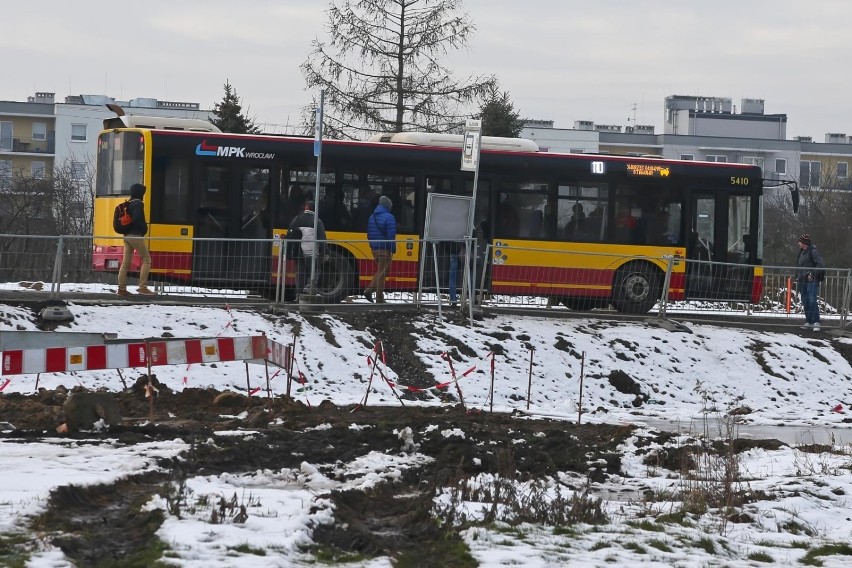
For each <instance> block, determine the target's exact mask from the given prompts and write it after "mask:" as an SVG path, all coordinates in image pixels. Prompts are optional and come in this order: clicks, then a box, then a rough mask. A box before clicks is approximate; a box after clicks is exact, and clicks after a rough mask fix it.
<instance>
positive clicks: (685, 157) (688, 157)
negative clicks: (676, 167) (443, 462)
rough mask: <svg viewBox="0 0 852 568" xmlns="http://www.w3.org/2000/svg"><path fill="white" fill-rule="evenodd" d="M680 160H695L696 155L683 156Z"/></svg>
mask: <svg viewBox="0 0 852 568" xmlns="http://www.w3.org/2000/svg"><path fill="white" fill-rule="evenodd" d="M680 159H681V160H694V159H695V155H694V154H681V155H680Z"/></svg>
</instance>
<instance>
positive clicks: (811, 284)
mask: <svg viewBox="0 0 852 568" xmlns="http://www.w3.org/2000/svg"><path fill="white" fill-rule="evenodd" d="M796 267H797V270H796V290H798V291H799V295H800V296H801V298H802V308H803V309H804V310H805V324H804V325H803V326H802V329H811V330H813V331H819V330H820V327H819V303H818V302H817V298H818V297H819V283H820V282H822V280H823V278H825V262H823V260H822V255H821V254H820V253H819V251H818V250H817V248H816V246H815V245H814V244H813V242H812V241H811V236H810V235H809V234H807V233H805V234H803V235H802V236H801V237H799V254H798V256H797V257H796Z"/></svg>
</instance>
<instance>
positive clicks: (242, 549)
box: [228, 543, 266, 556]
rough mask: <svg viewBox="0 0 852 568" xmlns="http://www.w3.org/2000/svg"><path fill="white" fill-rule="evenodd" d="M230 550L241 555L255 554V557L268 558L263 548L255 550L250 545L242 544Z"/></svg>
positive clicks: (229, 548) (231, 547)
mask: <svg viewBox="0 0 852 568" xmlns="http://www.w3.org/2000/svg"><path fill="white" fill-rule="evenodd" d="M228 550H232V551H234V552H239V553H240V554H254V555H255V556H266V550H264V549H262V548H254V547H251V546H249V545H248V544H245V543H244V544H240V545H238V546H229V547H228Z"/></svg>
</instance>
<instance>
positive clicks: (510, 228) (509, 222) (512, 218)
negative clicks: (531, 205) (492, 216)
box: [494, 193, 520, 239]
mask: <svg viewBox="0 0 852 568" xmlns="http://www.w3.org/2000/svg"><path fill="white" fill-rule="evenodd" d="M519 225H520V219H519V218H518V210H517V209H516V208H515V206H514V205H512V204H511V203H510V202H509V196H508V195H506V194H505V193H504V194H502V197H501V200H500V206H499V207H498V208H497V227H498V229H497V231H496V233H495V235H494V236H496V237H504V238H510V239H517V238H518V235H519V231H520V226H519Z"/></svg>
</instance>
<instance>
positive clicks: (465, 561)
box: [393, 540, 479, 568]
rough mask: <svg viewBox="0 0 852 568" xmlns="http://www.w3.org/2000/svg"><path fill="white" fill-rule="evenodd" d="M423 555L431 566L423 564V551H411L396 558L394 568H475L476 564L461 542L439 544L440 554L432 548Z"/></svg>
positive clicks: (477, 563)
mask: <svg viewBox="0 0 852 568" xmlns="http://www.w3.org/2000/svg"><path fill="white" fill-rule="evenodd" d="M425 554H426V555H428V557H429V558H431V562H432V563H431V564H429V563H427V564H424V551H423V550H418V551H412V552H406V553H403V554H402V555H401V556H399V557H398V558H396V560H395V561H394V563H393V565H394V568H418V567H419V566H427V565H430V566H452V567H453V568H477V567H478V566H479V562H477V561H476V560H475V559H474V558H473V556H471V555H470V550H469V549H468V547H467V545H466V544H465V543H464V542H462V541H461V540H457V541H454V542H444V543H442V544H441V547H440V552H438V551H437V550H435V549H434V548H430V549H428V550H426V551H425Z"/></svg>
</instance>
